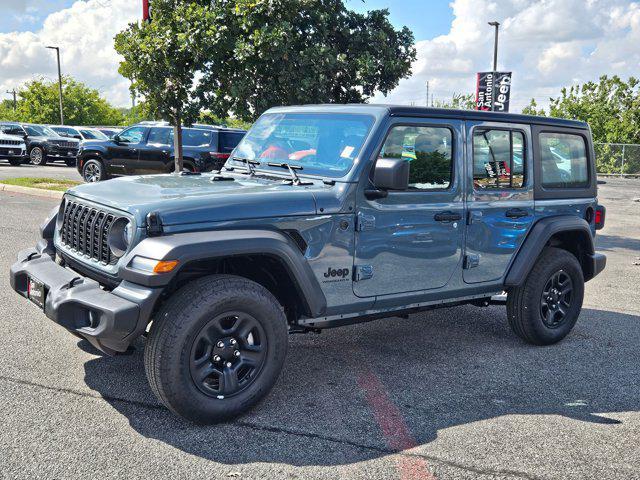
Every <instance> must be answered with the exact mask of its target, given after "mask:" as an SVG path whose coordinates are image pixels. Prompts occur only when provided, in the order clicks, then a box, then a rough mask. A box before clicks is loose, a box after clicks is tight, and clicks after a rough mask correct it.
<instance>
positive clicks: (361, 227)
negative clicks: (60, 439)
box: [356, 213, 376, 232]
mask: <svg viewBox="0 0 640 480" xmlns="http://www.w3.org/2000/svg"><path fill="white" fill-rule="evenodd" d="M374 228H376V217H374V216H373V215H365V214H364V213H358V217H357V220H356V231H357V232H364V231H366V230H373V229H374Z"/></svg>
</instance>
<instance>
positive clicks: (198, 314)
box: [144, 275, 288, 424]
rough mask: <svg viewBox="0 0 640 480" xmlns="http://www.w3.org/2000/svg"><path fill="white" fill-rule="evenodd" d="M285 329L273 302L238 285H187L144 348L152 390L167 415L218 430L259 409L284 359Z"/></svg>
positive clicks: (241, 281)
mask: <svg viewBox="0 0 640 480" xmlns="http://www.w3.org/2000/svg"><path fill="white" fill-rule="evenodd" d="M287 337H288V333H287V322H286V318H285V315H284V311H283V309H282V307H281V306H280V304H279V303H278V301H277V300H276V299H275V298H274V296H273V295H272V294H271V293H270V292H269V291H268V290H267V289H266V288H264V287H262V286H261V285H259V284H257V283H255V282H252V281H250V280H247V279H245V278H242V277H236V276H231V275H212V276H209V277H204V278H201V279H198V280H195V281H193V282H191V283H188V284H187V285H185V286H184V287H182V289H180V290H179V291H178V292H176V293H175V294H174V295H173V297H171V298H170V299H169V300H168V301H167V302H166V303H165V304H164V305H163V307H162V308H161V310H160V312H159V313H158V315H157V316H156V318H155V319H154V321H153V324H152V325H151V330H150V332H149V337H148V343H147V345H146V348H145V353H144V359H145V371H146V373H147V378H148V379H149V384H150V385H151V389H152V390H153V392H154V393H155V395H156V396H157V397H158V399H159V400H160V401H161V402H162V403H163V404H164V405H165V406H167V408H169V410H171V411H172V412H174V413H176V414H177V415H180V416H182V417H184V418H186V419H189V420H191V421H193V422H196V423H201V424H209V423H216V422H219V421H222V420H225V419H228V418H232V417H235V416H237V415H240V414H241V413H243V412H245V411H247V410H248V409H250V408H251V407H253V406H254V405H255V404H257V403H258V402H259V401H260V400H261V399H262V398H263V397H264V396H265V395H267V393H268V392H269V391H270V390H271V388H272V387H273V385H274V384H275V382H276V380H277V379H278V376H279V374H280V371H281V369H282V366H283V364H284V360H285V356H286V353H287V341H288V338H287Z"/></svg>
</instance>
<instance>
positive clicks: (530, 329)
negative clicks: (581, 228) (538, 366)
mask: <svg viewBox="0 0 640 480" xmlns="http://www.w3.org/2000/svg"><path fill="white" fill-rule="evenodd" d="M583 297H584V277H583V274H582V268H581V267H580V263H578V260H577V259H576V257H575V256H574V255H573V254H571V253H570V252H568V251H566V250H562V249H560V248H553V247H548V248H545V249H544V250H543V251H542V253H541V254H540V256H539V257H538V260H537V261H536V263H535V265H534V266H533V269H532V270H531V272H529V275H528V276H527V278H526V280H525V281H524V283H523V284H522V285H520V286H518V287H515V288H513V289H511V290H510V291H509V294H508V297H507V317H508V319H509V324H510V325H511V329H512V330H513V331H514V333H515V334H516V335H518V336H519V337H520V338H522V339H523V340H524V341H526V342H528V343H531V344H534V345H551V344H554V343H557V342H559V341H560V340H562V339H563V338H564V337H566V336H567V335H568V334H569V332H570V331H571V329H572V328H573V326H574V325H575V324H576V321H577V320H578V316H579V315H580V310H581V309H582V300H583Z"/></svg>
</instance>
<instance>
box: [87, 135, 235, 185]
mask: <svg viewBox="0 0 640 480" xmlns="http://www.w3.org/2000/svg"><path fill="white" fill-rule="evenodd" d="M245 133H246V132H245V131H244V130H238V129H232V128H218V127H216V128H207V129H205V128H201V127H199V128H183V129H182V142H183V158H184V168H185V169H186V170H189V171H191V172H210V171H212V170H219V169H220V168H222V165H224V162H225V161H226V160H227V158H229V155H230V154H231V151H232V150H233V149H234V148H235V146H236V145H237V144H238V143H239V142H240V140H242V137H244V134H245ZM77 168H78V172H80V175H82V178H83V179H84V180H85V181H86V182H97V181H99V180H105V179H108V178H110V177H111V176H120V175H144V174H152V173H169V172H171V171H173V169H174V147H173V127H171V126H168V125H164V124H163V125H154V124H139V125H134V126H132V127H129V128H127V129H125V130H124V131H122V132H120V133H119V134H117V135H115V136H114V137H113V138H112V139H109V140H91V141H85V142H83V143H82V147H81V148H80V152H79V154H78V163H77Z"/></svg>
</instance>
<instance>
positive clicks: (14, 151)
mask: <svg viewBox="0 0 640 480" xmlns="http://www.w3.org/2000/svg"><path fill="white" fill-rule="evenodd" d="M26 156H27V152H26V151H25V149H24V148H22V147H16V148H11V147H0V158H20V159H22V158H24V157H26Z"/></svg>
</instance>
